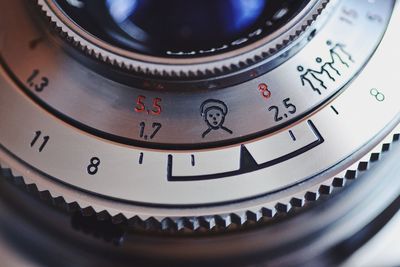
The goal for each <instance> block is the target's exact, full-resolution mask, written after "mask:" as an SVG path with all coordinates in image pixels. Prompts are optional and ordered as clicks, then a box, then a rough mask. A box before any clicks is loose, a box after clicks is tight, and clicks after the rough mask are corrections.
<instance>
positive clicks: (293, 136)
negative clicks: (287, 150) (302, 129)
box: [289, 130, 296, 141]
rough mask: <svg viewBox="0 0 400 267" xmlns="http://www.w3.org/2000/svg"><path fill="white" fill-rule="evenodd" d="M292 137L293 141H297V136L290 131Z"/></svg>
mask: <svg viewBox="0 0 400 267" xmlns="http://www.w3.org/2000/svg"><path fill="white" fill-rule="evenodd" d="M289 134H290V137H291V138H292V140H293V141H296V136H295V135H294V133H293V132H292V130H289Z"/></svg>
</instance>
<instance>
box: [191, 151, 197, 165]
mask: <svg viewBox="0 0 400 267" xmlns="http://www.w3.org/2000/svg"><path fill="white" fill-rule="evenodd" d="M191 163H192V166H193V167H194V166H195V165H196V161H195V159H194V155H193V154H192V155H191Z"/></svg>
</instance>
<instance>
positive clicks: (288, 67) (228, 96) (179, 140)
mask: <svg viewBox="0 0 400 267" xmlns="http://www.w3.org/2000/svg"><path fill="white" fill-rule="evenodd" d="M3 5H5V3H4V2H3ZM7 7H8V8H12V9H15V10H18V12H21V16H18V19H17V18H16V17H15V16H14V15H13V13H11V12H10V13H7V14H9V15H8V16H7V14H5V16H2V18H1V20H2V21H1V25H3V28H4V29H2V31H5V32H6V34H7V39H6V41H5V42H4V44H3V46H2V48H1V51H2V57H3V59H4V62H5V64H6V65H7V66H8V68H9V69H10V71H11V72H12V73H13V75H15V78H16V79H17V80H18V81H19V82H21V84H20V85H19V86H23V87H24V88H25V90H27V91H28V92H29V93H31V94H33V95H34V96H35V97H36V98H37V99H38V100H40V102H42V103H43V105H45V106H46V107H48V108H49V109H51V110H53V111H55V112H56V114H60V115H62V116H63V118H68V121H69V122H71V121H73V122H75V123H79V125H77V127H78V128H84V127H85V129H89V131H90V132H91V133H97V134H98V135H99V136H100V137H106V138H109V139H112V140H114V141H117V142H121V141H122V142H124V143H128V144H133V145H139V146H144V147H146V146H147V147H148V146H150V147H157V148H159V147H161V146H162V145H163V147H166V148H169V149H172V150H174V149H177V148H178V145H180V146H184V147H185V148H188V147H189V148H191V147H196V148H202V147H204V146H221V145H222V144H225V143H229V144H233V143H239V142H243V140H251V139H253V138H254V137H260V136H263V135H266V133H268V132H271V131H273V130H276V129H277V128H282V127H284V126H285V125H288V124H289V123H293V122H294V120H296V119H299V118H302V117H304V115H305V114H308V113H310V111H311V110H314V109H315V108H317V107H318V106H320V105H321V104H322V103H324V102H326V101H327V100H328V99H330V98H332V97H333V96H334V95H335V94H337V93H338V91H339V90H341V89H343V87H345V86H346V84H347V83H349V82H350V80H351V79H352V78H353V77H354V75H356V74H357V73H358V72H360V71H361V69H362V68H363V67H364V65H365V64H366V63H367V61H368V60H369V59H370V57H371V55H372V53H373V52H374V51H375V49H376V47H377V45H378V44H379V43H380V41H381V37H382V35H383V33H384V32H385V30H386V27H387V22H388V19H389V18H390V14H391V9H392V7H393V1H378V2H374V3H371V2H368V1H363V0H352V1H342V2H341V6H339V7H338V8H337V9H336V12H335V13H334V14H332V15H331V17H330V20H329V22H328V23H327V24H326V25H325V27H324V28H323V30H321V31H320V32H319V33H318V34H317V36H316V37H315V38H314V39H313V40H311V42H310V43H309V44H308V45H307V46H306V47H305V48H304V49H302V50H301V52H299V53H298V54H296V55H295V56H293V57H292V58H290V59H289V60H288V61H287V62H286V63H285V64H283V65H281V66H279V67H278V68H276V69H274V70H272V71H271V72H269V73H267V74H265V75H262V76H260V77H258V78H255V79H252V80H250V81H248V82H245V83H241V84H238V85H236V86H232V87H228V88H224V89H215V90H178V91H176V90H175V91H173V90H162V89H160V90H157V91H154V90H148V89H146V88H145V87H144V86H143V88H135V87H132V86H127V85H122V84H120V83H117V82H115V81H112V80H110V79H108V78H106V77H104V76H102V75H101V74H97V73H96V72H94V71H93V70H92V69H90V68H89V67H87V66H84V65H82V64H81V63H80V62H78V61H77V60H76V59H75V58H74V57H71V55H69V54H66V53H65V52H64V50H63V49H62V48H61V47H59V46H58V45H56V44H55V43H54V41H53V40H52V39H51V38H48V37H47V35H46V34H45V33H44V32H42V31H41V30H40V29H41V28H40V27H38V25H35V24H33V23H31V20H32V19H31V17H30V15H29V12H28V10H27V9H26V7H25V6H24V5H23V3H22V2H20V1H13V2H12V3H7ZM346 10H347V11H348V10H357V18H356V19H354V22H350V23H351V24H349V22H347V21H346V20H344V18H347V17H346V13H344V12H345V11H346ZM371 14H374V16H377V17H378V16H379V18H380V20H379V21H375V20H372V19H371ZM373 18H374V17H373ZM350 19H351V17H350ZM6 25H7V27H6ZM14 27H21V28H23V29H24V31H23V32H22V31H14V30H12V29H13V28H14ZM344 28H345V29H346V30H345V31H344V30H343V29H344ZM40 38H42V39H40ZM32 40H41V43H40V44H39V45H37V47H36V48H35V49H33V50H32V49H30V46H29V44H30V42H31V41H32ZM327 41H332V45H331V46H333V47H329V46H328V45H327ZM337 45H339V46H337ZM341 45H345V47H342V46H341ZM332 49H333V50H332ZM342 49H343V50H342ZM345 52H348V53H351V56H349V55H347V54H346V53H345ZM337 55H340V57H338V56H337ZM317 58H321V60H322V62H321V63H318V62H316V59H317ZM341 60H344V62H343V63H342V62H341ZM333 61H334V63H332V65H329V62H333ZM352 61H354V62H352ZM324 63H327V64H328V65H324V70H326V72H325V71H324V72H322V70H323V69H322V67H323V66H322V65H323V64H324ZM299 66H302V67H303V68H304V71H303V72H302V73H300V72H299V71H298V68H299ZM34 70H39V72H40V73H39V74H38V77H37V79H39V80H40V78H41V77H47V78H48V79H49V85H48V86H47V88H46V89H45V90H42V91H40V92H38V91H37V90H35V87H34V86H30V85H29V82H27V79H28V78H29V77H31V75H32V73H33V71H34ZM307 70H308V72H307ZM312 70H315V71H319V72H322V73H321V74H315V75H316V76H315V77H316V78H317V79H320V80H317V79H315V78H313V76H312V75H314V74H313V72H312ZM303 75H305V76H303ZM288 77H289V78H288ZM310 79H311V81H312V82H313V86H315V88H314V89H313V88H312V87H311V85H310V84H309V82H308V81H307V80H310ZM144 83H145V82H144ZM262 84H265V85H267V86H268V90H269V91H270V92H271V95H270V97H269V98H266V97H263V95H262V93H261V92H260V90H259V86H260V85H262ZM323 86H325V87H326V89H324V87H323ZM319 92H320V94H319ZM140 99H141V100H140ZM156 99H159V101H158V105H159V106H160V108H155V107H154V103H153V101H155V100H156ZM209 99H215V100H218V101H222V102H224V103H225V105H226V106H227V113H226V114H225V115H223V114H221V115H223V116H224V118H225V121H224V123H223V126H224V127H226V129H228V130H229V131H226V130H223V129H217V130H211V131H210V132H208V133H207V134H206V135H204V134H205V133H206V131H207V130H208V129H209V126H208V125H207V123H206V121H205V118H204V117H203V116H202V112H201V106H202V103H204V102H205V101H207V100H209ZM285 99H290V100H289V101H287V102H288V103H291V104H293V105H295V106H296V110H295V111H294V109H293V108H292V107H291V108H290V107H289V108H286V107H285V104H284V103H283V101H284V100H285ZM138 101H141V102H142V103H143V104H144V108H142V110H143V111H141V112H136V111H135V108H141V105H138V104H137V102H138ZM273 106H275V107H277V108H279V110H280V112H279V113H280V114H279V116H278V119H279V118H281V119H280V120H278V121H276V120H275V112H276V109H274V108H272V107H273ZM153 109H154V110H156V111H157V110H159V112H156V113H154V112H153V111H152V110H153ZM143 123H144V124H145V125H146V126H145V130H144V133H143V134H141V131H142V127H141V125H142V124H143ZM154 123H157V124H161V128H160V129H159V130H158V131H157V134H156V135H154V136H153V137H152V134H153V132H154V130H155V128H153V125H154ZM87 127H88V128H87Z"/></svg>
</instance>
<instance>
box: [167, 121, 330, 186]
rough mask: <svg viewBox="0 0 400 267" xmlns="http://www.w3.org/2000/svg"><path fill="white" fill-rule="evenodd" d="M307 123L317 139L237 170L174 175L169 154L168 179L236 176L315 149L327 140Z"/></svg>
mask: <svg viewBox="0 0 400 267" xmlns="http://www.w3.org/2000/svg"><path fill="white" fill-rule="evenodd" d="M307 123H308V125H309V126H310V129H311V131H313V133H314V134H315V136H316V137H317V140H315V141H314V142H312V143H310V144H308V145H306V146H304V147H301V148H299V149H297V150H295V151H293V152H290V153H288V154H286V155H284V156H281V157H279V158H276V159H273V160H270V161H267V162H265V163H262V164H257V163H255V164H252V165H243V164H241V167H240V169H239V170H235V171H229V172H222V173H216V174H207V175H192V176H174V175H172V167H173V156H172V155H168V164H167V179H168V181H169V182H189V181H203V180H212V179H219V178H225V177H229V176H235V175H240V174H243V173H249V172H253V171H257V170H260V169H264V168H268V167H271V166H274V165H276V164H279V163H281V162H284V161H287V160H289V159H292V158H294V157H297V156H299V155H301V154H303V153H305V152H307V151H309V150H311V149H313V148H314V147H317V146H319V145H320V144H322V143H323V142H325V139H324V138H323V137H322V135H321V133H320V132H319V131H318V129H317V127H315V125H314V123H313V122H312V121H311V120H308V121H307ZM243 147H244V146H243V145H242V151H243V149H246V148H245V147H244V148H243ZM242 155H243V153H242V152H241V159H240V161H241V162H242V161H243V160H246V159H244V158H242ZM246 155H249V153H246ZM250 156H251V155H250ZM251 160H252V161H253V162H255V160H254V158H251Z"/></svg>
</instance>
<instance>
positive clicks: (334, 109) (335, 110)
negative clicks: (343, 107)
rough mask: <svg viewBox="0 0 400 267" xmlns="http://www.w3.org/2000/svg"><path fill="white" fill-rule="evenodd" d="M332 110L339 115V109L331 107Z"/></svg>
mask: <svg viewBox="0 0 400 267" xmlns="http://www.w3.org/2000/svg"><path fill="white" fill-rule="evenodd" d="M331 109H332V110H333V112H335V114H336V115H339V111H337V109H336V108H335V107H334V106H331Z"/></svg>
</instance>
